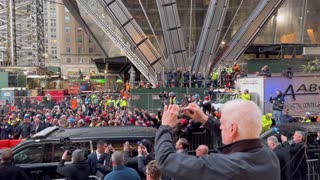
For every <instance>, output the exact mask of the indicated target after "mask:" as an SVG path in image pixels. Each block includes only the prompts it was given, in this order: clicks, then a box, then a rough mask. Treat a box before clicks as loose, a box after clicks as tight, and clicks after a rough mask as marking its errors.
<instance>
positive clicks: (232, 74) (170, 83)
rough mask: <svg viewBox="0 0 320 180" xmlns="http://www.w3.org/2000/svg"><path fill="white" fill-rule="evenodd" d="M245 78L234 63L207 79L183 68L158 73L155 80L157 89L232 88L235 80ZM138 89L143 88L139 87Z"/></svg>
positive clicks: (199, 73) (216, 71) (243, 73)
mask: <svg viewBox="0 0 320 180" xmlns="http://www.w3.org/2000/svg"><path fill="white" fill-rule="evenodd" d="M163 76H164V77H163ZM245 76H247V73H246V72H245V71H243V70H241V69H240V66H239V65H238V64H237V63H235V64H234V65H233V66H226V67H221V68H218V69H216V70H215V71H213V72H212V73H211V75H210V76H209V77H207V78H206V77H205V76H204V75H203V74H202V73H201V72H198V73H196V72H191V71H190V70H189V68H185V69H184V70H183V69H182V68H177V69H175V70H168V71H165V72H164V73H163V74H162V73H161V72H158V73H157V75H156V78H157V81H158V84H157V87H191V88H205V87H207V88H208V87H227V88H233V87H234V85H235V81H236V79H237V78H239V77H245ZM143 85H144V84H143ZM139 87H145V86H141V85H139Z"/></svg>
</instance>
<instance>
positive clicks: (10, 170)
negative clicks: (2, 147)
mask: <svg viewBox="0 0 320 180" xmlns="http://www.w3.org/2000/svg"><path fill="white" fill-rule="evenodd" d="M0 179H3V180H16V179H19V180H20V179H21V180H22V179H23V180H28V179H29V177H28V176H27V175H26V174H25V172H24V171H23V170H22V169H21V168H20V167H18V166H15V165H13V164H12V163H9V162H4V163H2V164H1V165H0Z"/></svg>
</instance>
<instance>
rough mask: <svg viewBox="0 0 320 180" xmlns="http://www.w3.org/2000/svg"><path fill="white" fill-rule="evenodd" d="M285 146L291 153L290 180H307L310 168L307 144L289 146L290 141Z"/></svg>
mask: <svg viewBox="0 0 320 180" xmlns="http://www.w3.org/2000/svg"><path fill="white" fill-rule="evenodd" d="M283 145H284V146H285V147H286V148H287V149H288V150H289V151H290V156H291V172H290V175H291V176H290V180H305V179H306V178H307V176H306V174H307V173H308V166H307V161H306V154H305V142H300V143H297V144H295V143H294V144H291V145H289V143H288V141H286V142H285V143H283Z"/></svg>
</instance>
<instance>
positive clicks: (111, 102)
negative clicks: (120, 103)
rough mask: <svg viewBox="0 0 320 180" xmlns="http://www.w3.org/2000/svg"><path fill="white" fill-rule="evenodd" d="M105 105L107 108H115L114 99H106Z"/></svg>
mask: <svg viewBox="0 0 320 180" xmlns="http://www.w3.org/2000/svg"><path fill="white" fill-rule="evenodd" d="M106 105H107V106H109V107H114V106H116V101H115V100H114V99H112V100H111V99H108V100H107V102H106Z"/></svg>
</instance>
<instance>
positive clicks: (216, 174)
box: [155, 118, 280, 180]
mask: <svg viewBox="0 0 320 180" xmlns="http://www.w3.org/2000/svg"><path fill="white" fill-rule="evenodd" d="M218 124H219V123H218V122H215V121H214V120H213V119H210V118H209V120H208V121H207V123H206V124H205V127H206V128H207V129H209V130H211V131H215V129H216V128H217V126H218ZM155 149H156V160H157V162H158V164H159V166H160V169H161V172H162V173H163V174H165V175H168V176H170V177H172V178H173V179H183V180H194V179H201V180H207V179H208V180H212V179H221V180H243V179H245V180H270V179H272V180H280V163H279V160H278V158H277V156H276V155H275V153H274V152H272V150H271V149H269V148H268V147H265V146H263V145H262V143H261V142H260V140H259V139H250V140H242V141H238V142H235V143H232V144H229V145H226V146H223V147H221V148H219V149H218V150H217V152H216V153H211V154H209V155H206V156H202V157H200V158H197V157H195V156H191V155H185V154H181V153H176V150H175V148H174V145H173V140H172V130H171V128H170V127H169V126H160V128H159V129H158V131H157V134H156V138H155Z"/></svg>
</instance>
